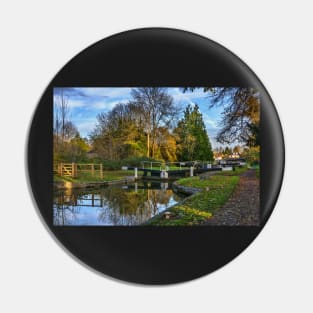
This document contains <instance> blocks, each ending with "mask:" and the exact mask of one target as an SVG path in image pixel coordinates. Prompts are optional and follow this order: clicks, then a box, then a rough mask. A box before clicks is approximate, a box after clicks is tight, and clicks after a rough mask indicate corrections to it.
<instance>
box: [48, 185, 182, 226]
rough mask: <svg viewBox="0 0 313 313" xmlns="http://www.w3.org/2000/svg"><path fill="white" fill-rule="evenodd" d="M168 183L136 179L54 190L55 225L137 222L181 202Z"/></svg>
mask: <svg viewBox="0 0 313 313" xmlns="http://www.w3.org/2000/svg"><path fill="white" fill-rule="evenodd" d="M181 199H182V196H181V195H178V194H175V193H174V192H173V191H172V189H171V185H170V184H169V183H164V182H153V181H149V182H138V183H134V184H128V185H123V186H117V185H115V186H110V187H105V188H101V189H96V190H86V189H85V190H79V189H77V190H74V189H73V190H65V191H62V192H58V193H55V195H54V205H53V221H54V225H140V224H142V223H144V222H146V221H147V220H148V219H150V218H151V217H153V216H154V215H156V214H159V213H160V212H162V211H164V210H165V209H166V208H167V207H169V206H171V205H174V204H175V203H177V202H179V201H181Z"/></svg>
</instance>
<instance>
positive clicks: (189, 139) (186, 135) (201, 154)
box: [175, 104, 213, 161]
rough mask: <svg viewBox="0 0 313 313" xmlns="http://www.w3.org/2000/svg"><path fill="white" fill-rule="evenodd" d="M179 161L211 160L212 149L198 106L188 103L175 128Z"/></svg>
mask: <svg viewBox="0 0 313 313" xmlns="http://www.w3.org/2000/svg"><path fill="white" fill-rule="evenodd" d="M175 133H176V135H177V145H178V151H179V159H180V160H181V161H188V160H202V161H212V160H213V151H212V147H211V143H210V139H209V136H208V134H207V131H206V129H205V125H204V121H203V117H202V114H201V112H200V110H199V106H198V105H197V104H196V105H195V106H194V107H192V106H191V105H188V106H187V108H186V109H185V111H184V117H183V118H182V119H181V120H180V121H179V122H178V125H177V128H176V129H175Z"/></svg>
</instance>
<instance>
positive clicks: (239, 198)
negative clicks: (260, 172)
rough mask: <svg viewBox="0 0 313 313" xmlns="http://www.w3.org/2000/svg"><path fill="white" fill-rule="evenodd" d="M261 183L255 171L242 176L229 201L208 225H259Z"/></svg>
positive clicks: (249, 171)
mask: <svg viewBox="0 0 313 313" xmlns="http://www.w3.org/2000/svg"><path fill="white" fill-rule="evenodd" d="M259 210H260V182H259V179H258V178H257V177H256V173H255V170H248V171H246V172H245V173H243V174H242V175H241V176H240V180H239V183H238V185H237V187H236V189H235V191H234V193H233V194H232V196H231V197H230V198H229V199H228V201H227V202H226V203H225V204H224V206H223V207H221V208H220V209H218V210H217V211H216V213H215V214H214V215H213V217H212V218H210V219H209V221H208V222H207V223H206V224H207V225H216V226H217V225H220V226H239V225H243V226H257V225H259Z"/></svg>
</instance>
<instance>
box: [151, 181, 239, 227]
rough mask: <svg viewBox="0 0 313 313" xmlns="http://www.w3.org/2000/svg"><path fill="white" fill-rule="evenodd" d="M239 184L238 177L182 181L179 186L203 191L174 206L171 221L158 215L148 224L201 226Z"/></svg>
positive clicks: (171, 211) (171, 210)
mask: <svg viewBox="0 0 313 313" xmlns="http://www.w3.org/2000/svg"><path fill="white" fill-rule="evenodd" d="M238 182H239V176H238V175H237V176H224V175H215V176H211V177H210V178H208V179H202V180H200V179H199V177H189V178H183V179H180V180H178V181H177V183H178V184H180V185H183V186H189V187H196V188H202V189H203V191H201V192H199V193H197V194H195V195H193V196H191V197H189V198H187V199H186V200H185V201H184V202H183V203H182V204H178V205H176V206H173V207H172V208H171V209H170V210H169V212H170V213H171V215H170V218H169V219H166V218H165V216H164V215H158V216H156V217H155V218H154V219H152V220H151V222H148V224H150V225H158V226H169V225H172V226H174V225H177V226H178V225H180V226H188V225H197V224H201V223H203V222H205V221H206V220H208V219H209V218H210V217H211V216H212V215H213V214H214V211H215V210H217V209H218V208H220V207H221V206H222V205H223V204H224V203H225V202H226V201H227V200H228V199H229V197H230V196H231V194H232V193H233V191H234V189H235V187H236V186H237V184H238ZM207 188H208V189H209V190H208V191H207V190H206V189H207Z"/></svg>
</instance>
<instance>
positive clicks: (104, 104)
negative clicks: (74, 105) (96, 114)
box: [92, 99, 128, 110]
mask: <svg viewBox="0 0 313 313" xmlns="http://www.w3.org/2000/svg"><path fill="white" fill-rule="evenodd" d="M126 102H128V99H121V100H114V101H109V99H104V100H103V101H96V102H94V103H93V104H92V107H93V108H95V109H100V110H101V109H106V110H112V109H113V108H114V107H115V106H116V105H117V104H118V103H126Z"/></svg>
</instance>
